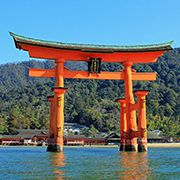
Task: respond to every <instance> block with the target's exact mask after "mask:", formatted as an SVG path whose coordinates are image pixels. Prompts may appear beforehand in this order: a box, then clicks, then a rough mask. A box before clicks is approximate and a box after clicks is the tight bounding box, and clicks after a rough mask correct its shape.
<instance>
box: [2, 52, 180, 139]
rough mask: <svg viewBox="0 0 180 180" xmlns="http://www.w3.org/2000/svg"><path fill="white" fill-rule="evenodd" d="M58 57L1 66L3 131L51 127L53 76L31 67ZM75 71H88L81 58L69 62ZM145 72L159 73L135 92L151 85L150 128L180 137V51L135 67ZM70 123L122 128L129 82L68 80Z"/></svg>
mask: <svg viewBox="0 0 180 180" xmlns="http://www.w3.org/2000/svg"><path fill="white" fill-rule="evenodd" d="M52 66H54V64H53V62H52V61H36V60H31V61H25V62H21V63H12V64H4V65H0V92H1V94H0V133H5V134H8V133H15V132H16V130H17V129H18V128H32V129H34V128H37V129H41V128H48V126H49V103H48V101H47V96H49V95H52V87H53V86H54V82H55V80H54V79H53V78H33V77H29V76H28V68H30V67H34V68H44V69H49V68H51V67H52ZM66 66H67V67H68V68H70V69H87V64H85V63H83V62H81V63H76V64H74V63H73V62H68V63H66ZM133 68H134V69H136V70H137V71H139V72H141V71H142V72H152V71H156V72H157V73H158V78H157V80H156V81H152V82H142V81H134V90H136V89H137V90H138V89H148V90H150V94H149V95H148V97H147V122H148V129H149V130H155V129H159V130H161V131H162V132H163V134H164V135H165V136H167V137H179V136H180V94H179V92H180V84H179V83H180V81H179V77H180V74H179V72H180V49H175V50H172V51H170V52H168V53H165V54H164V56H163V57H161V58H159V59H158V62H157V63H153V64H148V65H147V64H139V65H135V66H134V67H133ZM120 69H122V66H121V65H120V64H117V63H114V64H108V63H106V64H105V63H104V64H102V70H106V71H119V70H120ZM65 86H66V87H69V89H68V92H67V93H66V95H65V121H67V122H74V123H79V124H83V125H86V126H88V127H91V128H96V129H97V130H98V131H101V132H111V131H115V132H118V131H119V116H120V115H119V105H118V104H117V103H116V102H115V99H117V98H119V97H123V96H124V82H123V81H110V80H104V81H100V80H74V79H71V80H70V79H66V80H65Z"/></svg>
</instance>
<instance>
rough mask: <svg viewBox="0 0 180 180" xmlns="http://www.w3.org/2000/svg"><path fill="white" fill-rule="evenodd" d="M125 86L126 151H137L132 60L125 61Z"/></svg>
mask: <svg viewBox="0 0 180 180" xmlns="http://www.w3.org/2000/svg"><path fill="white" fill-rule="evenodd" d="M123 65H124V86H125V101H126V119H127V133H126V145H125V151H137V122H136V112H135V110H134V109H133V106H134V104H135V101H134V95H133V82H132V69H131V67H132V65H133V63H132V62H129V61H128V62H124V63H123Z"/></svg>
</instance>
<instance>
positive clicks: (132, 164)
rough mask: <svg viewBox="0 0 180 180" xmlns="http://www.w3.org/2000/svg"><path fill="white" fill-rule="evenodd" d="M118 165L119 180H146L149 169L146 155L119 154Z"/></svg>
mask: <svg viewBox="0 0 180 180" xmlns="http://www.w3.org/2000/svg"><path fill="white" fill-rule="evenodd" d="M119 165H120V166H121V167H122V171H121V172H120V177H119V178H120V179H128V180H131V179H141V180H142V179H148V176H149V174H150V168H149V165H148V154H147V153H146V152H144V153H137V152H121V153H120V162H119Z"/></svg>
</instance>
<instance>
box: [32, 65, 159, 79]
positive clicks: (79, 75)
mask: <svg viewBox="0 0 180 180" xmlns="http://www.w3.org/2000/svg"><path fill="white" fill-rule="evenodd" d="M55 74H56V73H55V68H53V69H34V68H30V69H29V76H34V77H42V78H47V77H48V78H53V77H55ZM156 75H157V74H156V73H155V72H147V73H146V72H143V73H142V72H132V80H134V81H154V80H156ZM64 78H69V79H100V80H103V79H106V80H124V73H123V72H101V73H100V74H90V73H89V72H87V71H71V70H68V69H67V68H64Z"/></svg>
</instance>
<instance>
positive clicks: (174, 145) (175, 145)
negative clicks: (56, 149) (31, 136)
mask: <svg viewBox="0 0 180 180" xmlns="http://www.w3.org/2000/svg"><path fill="white" fill-rule="evenodd" d="M0 147H34V148H35V147H42V146H22V145H20V146H18V145H17V146H11V145H10V146H9V145H0ZM43 147H46V146H43ZM64 147H65V148H72V147H73V148H77V147H79V148H118V145H84V146H64ZM148 147H150V148H151V147H152V148H180V143H148Z"/></svg>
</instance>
